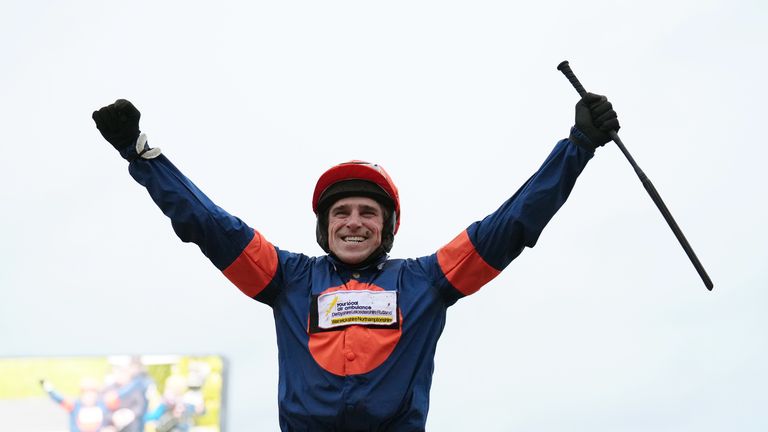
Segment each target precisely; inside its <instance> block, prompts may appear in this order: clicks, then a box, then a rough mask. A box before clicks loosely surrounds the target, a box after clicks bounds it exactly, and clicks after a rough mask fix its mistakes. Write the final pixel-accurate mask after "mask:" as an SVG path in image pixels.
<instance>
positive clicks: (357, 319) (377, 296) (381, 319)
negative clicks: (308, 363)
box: [317, 290, 397, 329]
mask: <svg viewBox="0 0 768 432" xmlns="http://www.w3.org/2000/svg"><path fill="white" fill-rule="evenodd" d="M396 322H397V291H368V290H360V291H335V292H332V293H328V294H323V295H321V296H319V297H318V298H317V324H318V327H320V328H322V329H331V328H334V327H341V326H348V325H368V326H370V325H381V326H388V325H392V324H394V323H396Z"/></svg>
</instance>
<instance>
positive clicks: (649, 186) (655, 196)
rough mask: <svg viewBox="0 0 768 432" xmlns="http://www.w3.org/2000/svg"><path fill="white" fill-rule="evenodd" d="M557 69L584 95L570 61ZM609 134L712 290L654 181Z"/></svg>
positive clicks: (708, 279)
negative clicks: (569, 64) (652, 181)
mask: <svg viewBox="0 0 768 432" xmlns="http://www.w3.org/2000/svg"><path fill="white" fill-rule="evenodd" d="M557 70H559V71H560V72H562V73H563V75H565V77H566V78H568V81H570V82H571V84H572V85H573V88H575V89H576V91H577V92H579V96H582V97H583V96H584V94H586V93H587V91H586V90H584V86H582V85H581V83H580V82H579V80H578V78H576V75H574V74H573V71H572V70H571V67H570V66H568V61H567V60H566V61H563V62H562V63H560V64H559V65H557ZM608 135H609V136H610V137H611V140H613V142H615V143H616V145H617V146H619V150H621V152H622V153H624V156H626V158H627V160H628V161H629V164H630V165H632V168H634V170H635V173H637V176H638V177H639V178H640V182H642V183H643V187H645V190H646V191H647V192H648V195H650V196H651V199H652V200H653V202H654V203H655V204H656V207H658V208H659V211H660V212H661V214H662V216H664V219H665V220H666V221H667V224H668V225H669V227H670V228H672V232H673V233H675V237H677V240H678V241H679V242H680V245H681V246H682V247H683V249H684V250H685V253H686V254H687V255H688V258H689V259H690V260H691V263H693V266H694V267H696V271H697V272H698V273H699V276H700V277H701V280H702V281H704V285H705V286H706V287H707V289H708V290H710V291H712V287H714V285H713V284H712V279H710V278H709V275H707V271H706V270H704V266H702V265H701V262H700V261H699V258H698V257H696V254H695V253H694V252H693V248H691V245H690V244H689V243H688V240H686V238H685V236H684V235H683V232H682V231H681V230H680V227H679V226H678V225H677V222H675V218H673V217H672V213H670V211H669V209H668V208H667V206H666V205H665V204H664V201H663V200H662V199H661V195H659V193H658V192H657V191H656V188H655V187H653V183H651V180H650V179H649V178H648V177H647V176H646V175H645V173H644V172H643V170H641V169H640V167H639V166H638V165H637V163H636V162H635V159H634V158H633V157H632V155H631V154H629V151H627V148H626V147H624V143H622V142H621V139H620V138H619V134H617V133H616V131H610V132H608Z"/></svg>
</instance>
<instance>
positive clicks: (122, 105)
mask: <svg viewBox="0 0 768 432" xmlns="http://www.w3.org/2000/svg"><path fill="white" fill-rule="evenodd" d="M91 117H93V121H94V122H96V127H97V128H98V129H99V132H101V135H102V136H103V137H104V139H106V140H107V141H109V143H110V144H112V147H114V148H115V149H116V150H118V151H120V150H123V149H124V148H126V147H128V146H129V145H132V144H136V140H137V139H138V138H139V134H140V133H141V131H140V130H139V119H140V118H141V113H140V112H139V110H137V109H136V107H135V106H133V104H132V103H130V102H129V101H127V100H125V99H118V100H116V101H115V103H113V104H110V105H107V106H105V107H103V108H101V109H99V110H98V111H94V112H93V115H92V116H91Z"/></svg>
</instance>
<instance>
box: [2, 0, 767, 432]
mask: <svg viewBox="0 0 768 432" xmlns="http://www.w3.org/2000/svg"><path fill="white" fill-rule="evenodd" d="M767 23H768V3H765V2H764V1H759V0H754V1H738V0H737V1H728V2H726V1H715V0H712V1H706V0H704V1H702V0H696V1H692V0H691V1H672V2H670V1H656V0H651V1H644V2H632V1H579V2H572V1H565V0H564V1H540V2H510V1H497V2H491V1H471V2H470V1H465V2H459V1H418V0H409V1H388V2H372V1H359V0H358V1H301V2H299V1H281V2H277V1H274V2H265V1H250V2H227V1H219V2H191V1H163V2H158V1H131V2H119V3H118V2H112V1H95V0H94V1H67V2H63V1H60V2H57V1H35V2H31V1H21V0H5V1H3V2H2V5H0V52H2V57H0V65H1V66H2V67H0V80H1V81H0V82H1V83H2V84H1V86H2V93H1V95H0V122H1V123H2V126H3V127H2V132H3V144H2V149H3V151H2V155H0V184H2V188H0V202H1V203H2V212H0V239H2V240H1V241H0V245H1V246H0V253H1V254H2V256H1V257H0V258H1V259H0V263H1V264H0V356H14V357H16V356H30V355H34V356H38V355H39V356H49V355H56V356H61V355H93V354H97V355H101V354H113V353H184V354H198V353H217V354H221V355H224V356H225V357H226V358H227V359H228V361H229V366H230V369H229V371H230V373H229V375H228V378H229V380H228V382H227V384H228V387H227V390H228V393H227V399H228V407H227V410H226V415H227V417H228V426H229V429H228V430H229V431H231V432H240V431H257V430H259V431H261V430H264V431H272V430H277V429H278V420H277V349H276V342H275V335H274V334H275V333H274V324H273V321H272V315H271V310H270V309H269V308H268V307H266V306H264V305H261V304H259V303H256V302H255V301H252V300H250V299H248V298H247V297H245V296H244V295H243V294H241V293H240V292H239V291H238V290H237V289H236V288H235V287H234V286H232V285H230V283H229V282H228V281H227V280H226V279H225V278H224V277H223V276H222V275H221V274H220V273H219V272H218V271H217V270H216V269H215V268H214V267H213V266H212V265H211V264H210V263H209V262H208V261H207V260H206V259H205V257H203V256H202V254H201V253H200V251H199V250H198V249H197V247H196V246H194V245H187V244H183V243H181V242H180V241H179V240H178V239H177V238H176V237H175V235H174V233H173V231H172V229H171V227H170V224H169V222H168V220H167V219H166V218H165V217H164V216H163V215H162V214H161V212H160V211H159V210H158V209H157V208H156V207H155V206H154V204H153V203H152V201H151V200H150V198H149V197H148V195H147V193H146V191H145V190H144V189H143V188H142V187H140V186H139V185H138V184H136V183H135V182H134V181H133V179H132V178H131V177H130V176H129V175H128V173H127V164H126V163H125V161H123V160H122V159H120V157H119V156H118V155H117V153H116V152H115V151H114V150H113V149H112V148H111V146H110V145H109V144H107V143H106V142H105V141H104V140H103V139H102V138H101V136H100V135H99V133H98V131H97V130H96V128H95V127H94V125H93V122H92V120H91V112H92V111H93V110H94V109H97V108H99V107H101V106H103V105H106V104H108V103H111V102H113V101H114V100H115V99H117V98H127V99H130V100H131V101H132V102H134V104H135V105H136V106H137V107H138V108H139V110H141V112H142V123H141V127H142V130H143V131H144V132H146V133H147V135H148V137H149V141H150V144H152V145H153V146H156V147H160V148H162V150H163V153H164V154H166V155H167V156H168V157H169V158H170V159H171V160H172V161H173V162H174V163H175V164H176V165H177V166H178V167H180V169H181V170H182V171H183V172H184V173H186V174H187V175H188V176H189V177H190V178H191V179H192V180H193V181H195V183H196V184H197V185H198V186H200V188H201V189H203V190H204V191H205V192H206V193H207V194H208V195H209V196H210V197H211V198H212V199H213V200H214V201H215V202H216V203H217V204H219V205H220V206H221V207H223V208H225V209H227V210H228V211H229V212H231V213H233V214H235V215H237V216H239V217H241V218H242V219H244V220H245V221H246V222H247V223H248V224H249V225H251V226H253V227H255V228H257V229H259V230H260V231H261V232H262V233H263V234H264V235H265V236H266V237H267V238H268V239H269V240H270V241H271V242H272V243H274V244H275V245H277V246H278V247H280V248H283V249H288V250H291V251H296V252H304V253H307V254H310V255H316V254H320V253H322V251H321V250H320V248H319V247H318V246H317V244H316V243H315V240H314V216H313V214H312V212H311V206H310V200H311V193H312V189H313V187H314V183H315V180H316V179H317V177H318V176H319V175H320V174H321V173H322V172H323V171H324V170H325V169H326V168H328V167H329V166H331V165H333V164H335V163H338V162H341V161H344V160H349V159H364V160H369V161H375V162H378V163H380V164H382V165H383V166H384V167H385V168H386V169H387V170H388V171H389V173H390V174H391V175H392V177H393V178H394V180H395V182H396V183H397V185H398V187H399V189H400V192H401V197H402V209H403V211H402V225H401V229H400V232H399V233H398V236H397V238H396V241H395V247H394V249H393V251H392V254H393V256H395V257H416V256H421V255H426V254H430V253H432V252H434V251H435V250H436V249H437V248H438V247H440V246H441V245H443V244H445V243H446V242H448V241H449V240H451V239H452V238H453V237H454V236H455V235H456V234H458V233H459V232H460V231H461V230H462V229H464V228H465V227H466V226H467V225H469V224H470V223H471V222H473V221H475V220H477V219H479V218H482V217H483V216H485V215H486V214H488V213H490V212H491V211H493V210H495V209H496V208H497V207H498V206H499V205H500V204H501V203H502V202H503V201H504V200H505V199H506V198H507V197H508V196H510V195H511V194H512V193H514V192H515V190H517V188H518V187H519V186H520V185H521V184H522V183H523V182H524V181H525V180H526V179H527V178H528V176H530V175H531V174H532V173H533V172H534V171H535V170H536V169H537V168H538V166H539V164H540V163H541V162H542V161H543V160H544V159H545V157H546V156H547V154H548V153H549V151H550V150H551V148H552V146H554V144H555V143H556V142H557V141H558V140H559V139H561V138H564V137H565V136H567V133H568V129H569V127H570V126H571V125H572V123H573V105H574V104H575V103H576V101H577V99H578V97H577V94H576V92H575V91H574V90H573V88H572V87H571V86H570V84H569V83H568V81H567V80H566V79H565V78H564V77H563V76H562V74H560V72H558V71H557V70H556V69H555V67H556V66H557V64H558V63H559V62H560V61H562V60H565V59H567V60H570V63H571V66H572V67H573V69H574V71H575V72H576V74H577V75H578V76H579V78H580V79H581V82H582V83H583V84H584V86H585V87H586V88H587V89H588V90H590V91H593V92H596V93H603V94H606V95H608V97H609V98H610V100H611V101H612V102H613V103H614V106H615V108H616V110H617V112H618V113H619V119H620V121H621V124H622V128H621V136H622V138H623V140H624V142H625V144H626V145H627V147H628V148H629V150H630V151H631V152H632V154H633V155H634V157H635V159H636V160H637V161H638V163H639V164H640V166H641V167H642V168H643V169H644V170H645V172H646V174H648V176H649V177H650V178H651V179H652V180H653V182H654V184H655V185H656V187H657V189H658V190H659V192H660V193H661V195H662V196H663V198H664V200H665V201H666V203H667V205H668V206H669V208H670V210H671V211H672V213H673V214H674V216H675V218H676V219H677V222H678V223H679V224H680V226H681V227H682V229H683V231H684V232H685V234H686V236H687V237H688V240H689V241H690V243H691V244H692V246H693V248H694V249H695V251H696V252H697V254H698V255H699V258H700V259H701V261H702V262H703V264H704V265H705V267H706V268H707V270H708V271H709V274H710V276H711V277H712V279H713V280H714V283H715V289H714V291H713V292H708V291H707V290H706V289H705V288H704V285H703V284H702V282H701V280H700V279H699V277H698V275H697V274H696V272H695V270H694V268H693V266H692V265H691V264H690V262H689V261H688V258H687V257H686V256H685V253H684V252H683V250H682V248H681V247H680V245H679V244H678V243H677V240H676V239H675V237H674V235H673V234H672V232H671V231H670V229H669V228H668V227H667V225H666V223H665V222H664V220H663V219H662V217H661V215H660V213H659V212H658V210H657V209H656V208H655V206H654V205H653V203H652V201H651V200H650V198H649V197H648V196H647V194H646V192H645V190H644V189H643V187H642V185H641V184H640V182H639V181H638V180H637V177H636V176H635V174H634V172H633V171H632V169H631V167H630V165H629V164H628V163H627V161H626V160H625V159H624V157H623V156H622V155H621V153H620V152H619V150H618V149H617V148H616V146H615V145H613V144H609V145H607V146H606V147H605V148H602V149H599V150H598V151H597V154H596V155H595V157H594V158H593V159H592V161H591V162H590V163H589V165H588V166H587V168H586V169H585V171H584V173H583V174H582V176H581V177H580V178H579V180H578V182H577V184H576V188H575V189H574V192H573V193H572V195H571V197H570V199H569V201H568V202H567V203H566V204H565V206H564V207H563V208H562V210H561V211H560V212H559V213H558V214H557V215H556V216H555V218H554V219H553V220H552V222H551V223H550V225H549V226H548V227H547V228H546V230H545V231H544V233H543V235H542V237H541V238H540V240H539V243H538V244H537V246H536V247H535V248H533V249H529V250H526V251H525V252H524V253H523V255H522V256H520V257H519V258H518V259H517V260H516V261H514V262H513V263H512V264H511V265H510V266H509V267H508V268H507V270H505V272H504V273H502V275H501V276H499V277H498V278H496V279H495V280H494V281H492V282H491V283H489V284H488V285H487V286H486V287H484V288H483V289H482V290H481V291H480V292H478V293H477V294H475V295H473V296H471V297H469V298H466V299H464V300H461V301H460V302H459V303H457V304H456V305H455V306H454V307H452V308H451V309H450V310H449V313H448V324H447V326H446V329H445V332H444V333H443V336H442V339H441V341H440V343H439V344H438V350H437V358H436V368H435V374H434V381H433V386H432V399H431V406H430V415H429V420H428V423H427V427H428V429H429V430H433V431H462V430H484V431H511V430H519V431H553V432H554V431H650V430H652V431H723V430H739V431H763V430H766V429H768V417H766V415H765V411H764V410H765V407H766V405H768V396H766V392H765V388H766V386H768V373H766V367H765V365H766V363H767V362H768V337H766V332H767V330H768V314H766V312H765V310H766V307H767V306H768V293H767V292H766V288H767V287H768V266H766V263H768V229H767V228H766V226H765V221H766V220H767V219H768V210H766V204H765V197H766V192H765V187H766V186H768V179H767V176H766V160H768V150H766V142H765V131H764V125H765V119H766V118H767V117H768V108H766V105H767V104H766V100H767V97H768V92H767V91H766V85H765V71H766V70H767V69H768V68H767V67H766V66H768V65H767V64H766V60H765V55H764V54H765V44H766V40H768V24H767Z"/></svg>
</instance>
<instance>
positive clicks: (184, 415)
mask: <svg viewBox="0 0 768 432" xmlns="http://www.w3.org/2000/svg"><path fill="white" fill-rule="evenodd" d="M194 379H195V381H194V383H190V384H193V387H192V388H191V389H190V388H189V387H188V386H187V381H186V379H185V378H184V377H183V376H181V375H171V376H169V377H168V378H167V379H166V380H165V389H164V390H163V398H162V400H161V401H160V404H158V406H157V407H156V408H155V409H153V410H152V411H151V412H149V413H147V415H146V416H145V420H147V421H154V422H155V423H154V424H155V430H156V432H188V431H189V430H190V428H191V427H192V426H194V424H195V423H194V419H195V417H197V416H199V415H202V414H203V413H204V412H205V404H204V400H203V397H202V393H201V392H200V388H201V387H202V381H199V377H197V376H195V378H194Z"/></svg>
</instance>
